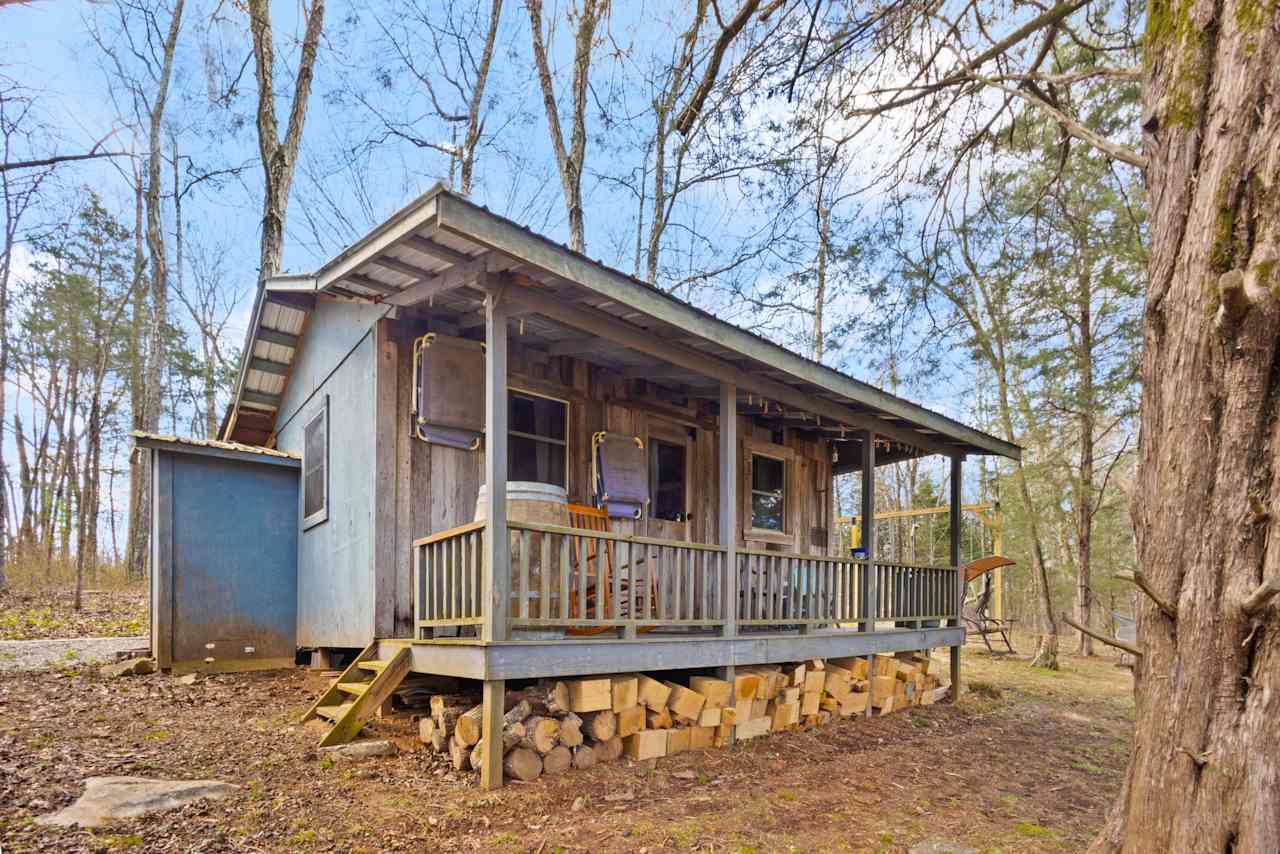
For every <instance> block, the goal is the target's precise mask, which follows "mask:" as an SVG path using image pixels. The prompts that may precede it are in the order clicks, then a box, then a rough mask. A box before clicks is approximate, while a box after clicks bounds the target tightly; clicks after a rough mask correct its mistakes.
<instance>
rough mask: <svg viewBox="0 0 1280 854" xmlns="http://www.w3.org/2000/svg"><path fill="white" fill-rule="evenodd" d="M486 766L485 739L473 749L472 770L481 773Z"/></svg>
mask: <svg viewBox="0 0 1280 854" xmlns="http://www.w3.org/2000/svg"><path fill="white" fill-rule="evenodd" d="M483 766H484V739H483V738H482V739H480V741H479V742H478V743H477V744H476V746H475V747H473V748H471V770H472V771H479V770H480V769H481V767H483Z"/></svg>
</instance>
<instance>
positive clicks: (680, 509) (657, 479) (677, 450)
mask: <svg viewBox="0 0 1280 854" xmlns="http://www.w3.org/2000/svg"><path fill="white" fill-rule="evenodd" d="M649 494H650V495H652V496H653V498H652V504H651V505H650V515H651V516H652V517H653V518H654V519H663V520H665V521H668V522H683V521H685V519H686V513H685V506H684V501H685V446H684V445H677V444H675V443H673V442H663V441H662V440H660V439H651V440H650V442H649Z"/></svg>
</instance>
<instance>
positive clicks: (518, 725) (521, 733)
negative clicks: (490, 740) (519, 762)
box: [502, 721, 525, 753]
mask: <svg viewBox="0 0 1280 854" xmlns="http://www.w3.org/2000/svg"><path fill="white" fill-rule="evenodd" d="M524 738H525V728H524V721H516V722H515V723H512V724H507V725H506V726H505V727H503V728H502V752H503V753H506V752H508V751H510V750H512V749H513V748H515V747H516V746H517V745H519V744H520V743H521V742H522V741H524Z"/></svg>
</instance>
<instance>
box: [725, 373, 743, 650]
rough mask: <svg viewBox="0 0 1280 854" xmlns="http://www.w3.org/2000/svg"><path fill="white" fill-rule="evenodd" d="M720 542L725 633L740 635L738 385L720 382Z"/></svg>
mask: <svg viewBox="0 0 1280 854" xmlns="http://www.w3.org/2000/svg"><path fill="white" fill-rule="evenodd" d="M720 545H721V546H723V547H724V636H725V637H727V638H732V637H737V636H738V590H739V581H738V387H737V386H736V385H734V384H733V383H727V382H722V383H720Z"/></svg>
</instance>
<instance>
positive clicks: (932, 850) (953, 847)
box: [908, 840, 978, 854]
mask: <svg viewBox="0 0 1280 854" xmlns="http://www.w3.org/2000/svg"><path fill="white" fill-rule="evenodd" d="M908 854H978V851H977V849H975V848H970V847H969V846H968V845H961V844H959V843H957V842H940V841H937V840H930V841H929V842H917V843H916V844H915V845H912V846H911V849H910V851H909V852H908Z"/></svg>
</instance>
